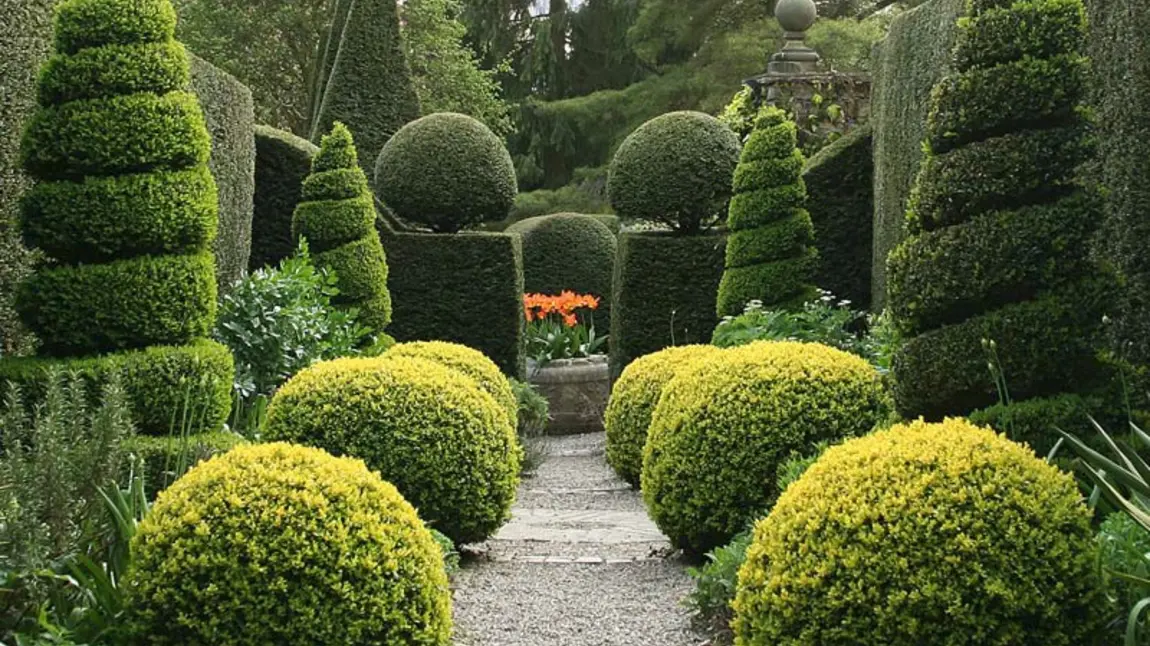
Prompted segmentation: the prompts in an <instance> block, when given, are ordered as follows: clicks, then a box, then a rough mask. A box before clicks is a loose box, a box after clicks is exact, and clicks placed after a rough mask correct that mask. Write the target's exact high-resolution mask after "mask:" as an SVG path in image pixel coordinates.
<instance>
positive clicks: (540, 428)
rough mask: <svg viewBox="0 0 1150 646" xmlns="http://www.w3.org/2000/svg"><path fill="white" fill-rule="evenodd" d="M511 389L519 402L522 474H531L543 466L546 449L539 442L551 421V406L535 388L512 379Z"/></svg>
mask: <svg viewBox="0 0 1150 646" xmlns="http://www.w3.org/2000/svg"><path fill="white" fill-rule="evenodd" d="M510 381H511V389H512V390H513V391H515V399H516V401H518V402H519V410H518V416H519V429H518V430H519V445H520V446H522V447H523V461H522V462H521V463H520V466H521V467H522V469H523V473H531V472H533V471H535V470H536V469H538V468H539V465H540V464H543V460H545V459H546V457H547V448H546V446H544V445H543V444H542V442H541V441H540V439H541V437H542V436H543V433H544V431H546V430H547V423H548V422H549V421H551V404H550V402H548V401H547V398H546V397H544V396H543V395H542V394H540V393H539V391H538V390H537V389H536V388H535V386H533V385H531V384H530V383H527V382H525V381H519V380H518V379H514V378H512V379H511V380H510Z"/></svg>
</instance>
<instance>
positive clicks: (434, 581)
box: [126, 444, 451, 646]
mask: <svg viewBox="0 0 1150 646" xmlns="http://www.w3.org/2000/svg"><path fill="white" fill-rule="evenodd" d="M350 526H354V527H356V528H358V531H347V528H348V527H350ZM205 527H211V528H213V531H211V532H210V533H208V532H205V531H204V528H205ZM132 553H133V555H134V559H135V560H134V563H133V564H132V568H131V570H130V573H129V578H130V581H129V583H128V599H127V602H128V616H127V618H126V622H127V626H128V629H129V630H128V632H129V633H130V635H131V638H132V639H133V643H140V644H157V645H159V644H221V645H222V644H249V643H255V642H260V643H281V644H284V643H308V644H317V645H332V646H334V645H335V644H348V643H379V644H415V643H420V644H431V645H439V644H448V643H450V634H451V596H450V591H449V590H448V588H447V575H446V573H445V572H444V565H443V554H442V552H441V550H440V548H439V547H438V546H437V545H436V543H435V541H434V539H432V537H431V533H430V532H428V531H427V528H426V527H424V525H423V523H422V522H421V521H420V519H419V517H418V516H417V515H416V512H415V509H413V508H412V506H411V505H410V504H408V502H407V501H405V500H404V498H403V496H401V495H400V494H399V492H397V491H396V488H395V487H393V486H392V485H390V484H388V483H386V482H384V481H382V480H381V479H380V478H379V476H378V475H376V474H374V473H372V472H370V471H369V470H368V468H367V467H365V466H364V463H363V462H361V461H359V460H352V459H348V458H342V459H339V458H333V457H332V456H330V455H328V454H326V453H324V452H323V451H319V450H315V449H308V448H303V447H294V446H290V445H287V444H268V445H262V446H251V447H241V448H237V449H234V450H232V451H230V452H229V453H227V454H226V455H224V456H221V457H218V458H215V459H212V460H209V461H208V462H205V463H203V464H201V465H199V466H197V467H196V468H194V469H192V470H191V471H190V472H189V473H188V474H187V475H186V476H184V477H183V478H181V479H180V480H178V481H177V482H176V483H175V484H174V485H173V486H172V487H169V488H168V490H167V491H165V492H164V493H163V494H161V496H160V498H159V500H158V501H157V502H156V504H155V506H154V507H153V508H152V511H151V513H150V514H148V516H147V517H146V518H145V519H144V521H143V522H142V523H141V524H140V528H139V531H138V533H137V535H136V537H135V539H134V540H133V541H132ZM336 590H338V591H339V593H338V594H336V593H334V591H336Z"/></svg>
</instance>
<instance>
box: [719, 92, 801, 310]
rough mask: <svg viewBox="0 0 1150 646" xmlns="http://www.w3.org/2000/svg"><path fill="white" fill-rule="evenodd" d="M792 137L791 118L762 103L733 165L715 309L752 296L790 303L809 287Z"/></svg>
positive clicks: (798, 166)
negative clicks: (724, 259)
mask: <svg viewBox="0 0 1150 646" xmlns="http://www.w3.org/2000/svg"><path fill="white" fill-rule="evenodd" d="M797 144H798V136H797V133H796V129H795V124H794V123H793V122H792V121H790V120H789V119H788V118H787V115H786V113H785V112H783V111H782V110H780V109H778V108H775V107H769V108H766V109H765V110H764V111H763V113H762V114H761V115H759V117H758V118H757V119H756V120H755V129H754V131H753V132H752V133H751V136H750V137H749V138H748V139H747V144H746V146H744V147H743V152H742V156H741V157H740V159H739V165H738V167H737V168H736V169H735V179H734V185H733V187H734V197H732V198H731V206H730V211H729V215H728V217H727V228H728V229H729V230H730V235H729V237H728V238H727V262H726V271H725V272H723V280H722V282H721V283H720V284H719V298H718V303H717V308H718V313H719V316H726V315H732V314H738V313H740V312H742V311H743V308H744V307H745V306H746V304H747V302H748V301H752V300H758V301H762V302H763V304H764V305H766V306H768V307H771V306H774V307H794V306H798V305H801V304H802V303H804V302H806V301H807V300H809V299H810V298H812V297H813V296H814V295H815V291H814V287H813V286H812V285H811V280H812V279H813V277H814V273H815V270H816V268H817V262H818V253H817V252H816V251H815V248H814V247H813V246H811V242H812V239H813V238H814V228H813V227H812V226H811V216H810V215H809V214H808V213H807V212H806V210H805V209H803V206H804V205H805V204H806V199H807V190H806V186H805V185H804V184H803V179H802V171H803V162H804V159H803V154H802V152H801V151H799V150H798V148H797Z"/></svg>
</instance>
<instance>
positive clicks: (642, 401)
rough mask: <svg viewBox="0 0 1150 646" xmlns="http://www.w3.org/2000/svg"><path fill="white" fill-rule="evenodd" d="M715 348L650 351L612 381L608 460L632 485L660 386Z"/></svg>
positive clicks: (605, 419) (606, 421) (635, 483)
mask: <svg viewBox="0 0 1150 646" xmlns="http://www.w3.org/2000/svg"><path fill="white" fill-rule="evenodd" d="M718 352H719V350H718V349H717V348H715V347H714V346H709V345H685V346H677V347H673V348H666V349H664V350H660V351H658V352H653V353H651V354H648V355H646V356H643V357H639V358H638V359H636V360H635V361H633V362H631V364H630V365H628V366H627V367H626V368H625V369H624V370H623V374H621V375H620V376H619V378H618V379H616V380H615V383H613V384H612V385H611V398H610V399H609V400H608V402H607V410H606V412H605V413H604V416H603V426H604V427H605V429H606V431H607V464H610V465H611V468H612V469H614V470H615V473H617V474H619V477H620V478H623V479H624V480H626V481H627V482H628V483H629V484H630V485H631V486H632V487H638V486H639V476H640V475H641V474H642V472H643V446H644V445H645V444H646V443H647V429H648V428H649V427H650V426H651V414H652V413H654V412H655V405H656V404H658V403H659V395H660V394H662V392H663V387H664V386H666V385H667V383H668V382H669V381H671V379H672V378H673V377H674V376H675V375H676V374H677V373H678V371H679V370H680V369H682V368H684V367H686V366H688V365H690V364H691V362H693V361H695V360H697V359H706V358H708V357H711V356H714V355H715V354H716V353H718Z"/></svg>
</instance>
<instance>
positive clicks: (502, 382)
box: [387, 341, 519, 425]
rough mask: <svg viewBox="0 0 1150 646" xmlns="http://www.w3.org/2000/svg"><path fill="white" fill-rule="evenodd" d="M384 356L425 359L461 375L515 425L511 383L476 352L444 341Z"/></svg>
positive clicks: (401, 346)
mask: <svg viewBox="0 0 1150 646" xmlns="http://www.w3.org/2000/svg"><path fill="white" fill-rule="evenodd" d="M387 356H388V357H413V358H415V359H427V360H429V361H434V362H435V363H438V364H440V365H442V366H446V367H448V368H451V369H453V370H458V371H459V372H462V373H463V374H464V375H465V376H466V377H467V378H468V379H471V380H472V381H474V382H475V383H476V385H478V386H479V387H480V388H482V389H483V390H484V391H485V392H486V393H487V394H489V395H491V396H492V397H494V398H495V401H496V402H497V403H498V404H499V405H500V406H502V407H503V409H504V410H506V411H507V416H508V418H510V419H511V423H512V425H518V423H519V400H518V399H516V397H515V391H514V390H512V389H511V382H510V381H508V379H507V377H506V376H504V374H503V372H502V371H500V370H499V366H497V365H495V362H494V361H492V360H491V359H488V358H487V355H485V354H483V353H482V352H480V351H479V350H476V349H474V348H469V347H467V346H465V345H462V344H459V343H448V342H447V341H411V342H409V343H400V344H398V345H395V346H393V347H392V348H391V349H390V350H388V351H387Z"/></svg>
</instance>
